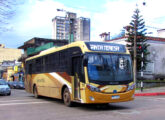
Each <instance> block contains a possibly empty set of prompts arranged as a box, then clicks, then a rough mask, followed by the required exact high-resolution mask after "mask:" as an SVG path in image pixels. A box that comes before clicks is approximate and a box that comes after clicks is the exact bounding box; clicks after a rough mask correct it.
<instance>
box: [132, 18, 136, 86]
mask: <svg viewBox="0 0 165 120" xmlns="http://www.w3.org/2000/svg"><path fill="white" fill-rule="evenodd" d="M136 26H137V20H135V21H134V59H133V72H134V83H135V85H136V76H137V67H136V54H137V52H136V46H137V45H136V37H137V34H136V32H137V28H136Z"/></svg>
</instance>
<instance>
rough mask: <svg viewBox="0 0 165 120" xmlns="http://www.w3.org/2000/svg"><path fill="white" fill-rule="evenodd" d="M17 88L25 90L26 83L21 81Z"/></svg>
mask: <svg viewBox="0 0 165 120" xmlns="http://www.w3.org/2000/svg"><path fill="white" fill-rule="evenodd" d="M17 88H18V89H25V85H24V82H22V81H19V82H18V86H17Z"/></svg>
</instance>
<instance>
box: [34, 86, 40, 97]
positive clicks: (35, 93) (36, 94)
mask: <svg viewBox="0 0 165 120" xmlns="http://www.w3.org/2000/svg"><path fill="white" fill-rule="evenodd" d="M33 94H34V97H35V98H39V95H38V91H37V86H36V85H35V86H34V87H33Z"/></svg>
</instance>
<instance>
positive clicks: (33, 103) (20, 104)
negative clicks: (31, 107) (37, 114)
mask: <svg viewBox="0 0 165 120" xmlns="http://www.w3.org/2000/svg"><path fill="white" fill-rule="evenodd" d="M45 103H50V102H27V103H8V104H0V106H10V105H27V104H45Z"/></svg>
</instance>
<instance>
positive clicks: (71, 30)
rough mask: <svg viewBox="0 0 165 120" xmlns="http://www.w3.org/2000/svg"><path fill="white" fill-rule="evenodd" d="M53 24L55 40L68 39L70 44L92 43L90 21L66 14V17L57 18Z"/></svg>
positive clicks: (72, 14) (69, 13) (53, 20)
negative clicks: (76, 42) (78, 42)
mask: <svg viewBox="0 0 165 120" xmlns="http://www.w3.org/2000/svg"><path fill="white" fill-rule="evenodd" d="M52 22H53V33H52V38H53V39H60V40H63V39H66V40H68V41H69V42H74V41H90V19H89V18H84V17H79V18H77V14H76V13H71V12H66V16H65V17H62V16H56V17H55V18H53V19H52Z"/></svg>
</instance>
